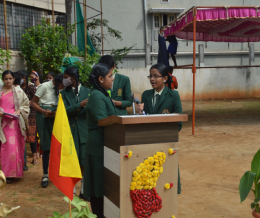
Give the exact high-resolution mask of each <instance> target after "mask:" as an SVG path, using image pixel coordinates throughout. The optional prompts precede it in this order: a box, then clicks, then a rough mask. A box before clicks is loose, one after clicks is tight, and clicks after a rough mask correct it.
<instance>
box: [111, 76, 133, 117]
mask: <svg viewBox="0 0 260 218" xmlns="http://www.w3.org/2000/svg"><path fill="white" fill-rule="evenodd" d="M131 94H132V92H131V85H130V80H129V78H128V77H127V76H124V75H121V74H118V73H117V74H116V77H115V80H114V84H113V90H112V91H111V98H112V99H113V100H115V101H121V102H122V106H121V107H116V110H117V114H118V115H127V111H126V108H127V107H131V105H132V101H131V98H130V96H131Z"/></svg>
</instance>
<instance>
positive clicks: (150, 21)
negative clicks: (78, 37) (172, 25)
mask: <svg viewBox="0 0 260 218" xmlns="http://www.w3.org/2000/svg"><path fill="white" fill-rule="evenodd" d="M80 2H83V0H80ZM87 4H88V5H89V6H91V7H93V8H95V9H98V10H100V1H98V0H87ZM203 5H207V6H225V5H226V6H227V5H232V6H248V5H253V6H257V5H259V0H210V1H201V0H183V1H176V0H130V1H129V0H120V1H119V0H103V18H104V19H107V20H108V21H109V25H110V26H111V27H112V28H114V29H116V30H119V31H120V32H122V38H123V41H119V40H115V39H111V38H109V37H107V39H109V40H105V44H104V49H105V53H110V52H111V50H112V49H113V48H114V49H117V48H123V47H125V46H126V47H130V46H132V45H134V44H136V46H135V47H134V48H133V50H132V51H131V52H130V53H129V54H128V56H127V58H125V59H124V64H123V67H124V68H140V67H145V66H146V61H145V60H146V57H147V59H148V60H150V61H148V63H147V64H148V65H150V64H154V63H156V61H157V53H158V41H157V38H158V30H159V28H160V27H161V26H164V25H166V24H167V23H169V22H170V21H172V20H173V19H174V18H176V17H177V16H178V15H180V14H181V13H182V12H184V11H186V10H188V9H189V8H191V7H192V6H203ZM73 13H74V10H72V21H74V15H73ZM97 14H98V13H97V12H96V11H94V10H92V9H90V8H87V17H88V18H90V17H92V16H95V15H97ZM97 18H100V17H97ZM91 20H92V19H89V20H88V21H91ZM97 31H99V30H97ZM73 38H74V37H73ZM178 42H179V46H178V55H177V63H178V65H186V64H191V63H192V48H193V43H192V42H190V41H189V42H187V41H185V40H181V39H179V40H178ZM200 43H202V44H204V46H205V66H234V65H248V63H249V57H248V53H247V51H248V43H230V44H229V45H228V43H215V42H208V43H207V44H206V43H205V42H198V44H200ZM255 50H256V62H258V63H260V52H259V50H260V43H255ZM150 57H151V58H150ZM171 64H173V63H171Z"/></svg>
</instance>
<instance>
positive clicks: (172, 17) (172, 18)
mask: <svg viewBox="0 0 260 218" xmlns="http://www.w3.org/2000/svg"><path fill="white" fill-rule="evenodd" d="M175 18H176V16H175V15H168V22H169V23H170V22H172V21H174V20H175Z"/></svg>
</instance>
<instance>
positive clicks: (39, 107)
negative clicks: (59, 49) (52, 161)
mask: <svg viewBox="0 0 260 218" xmlns="http://www.w3.org/2000/svg"><path fill="white" fill-rule="evenodd" d="M62 79H63V74H59V75H58V76H57V77H56V78H55V79H54V80H52V81H49V82H45V83H43V84H41V85H39V87H38V88H37V91H36V93H35V95H34V96H33V98H32V100H31V102H30V104H31V107H32V108H33V109H35V110H36V126H37V131H38V134H39V136H40V140H41V150H42V151H43V155H42V166H43V177H42V182H41V185H42V187H43V188H46V187H47V186H48V182H49V175H48V168H49V156H50V146H51V135H52V129H53V123H54V116H55V112H53V109H55V108H56V107H57V103H58V95H59V90H60V89H62V88H63V84H62Z"/></svg>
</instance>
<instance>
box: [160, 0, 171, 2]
mask: <svg viewBox="0 0 260 218" xmlns="http://www.w3.org/2000/svg"><path fill="white" fill-rule="evenodd" d="M161 3H169V0H161Z"/></svg>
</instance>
